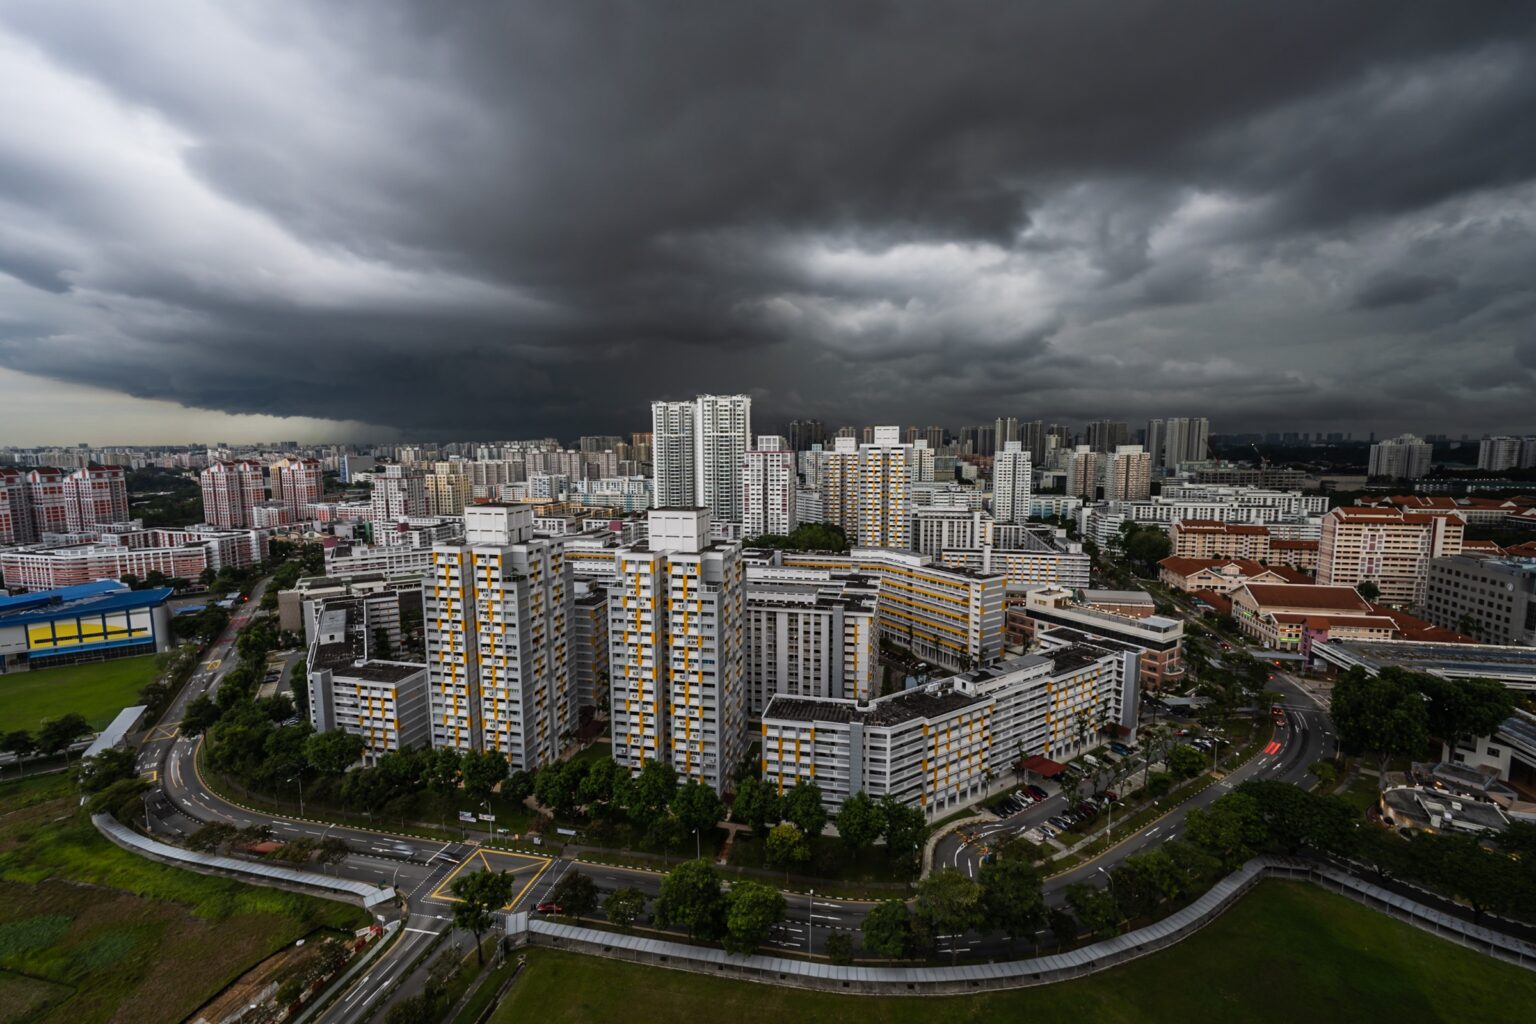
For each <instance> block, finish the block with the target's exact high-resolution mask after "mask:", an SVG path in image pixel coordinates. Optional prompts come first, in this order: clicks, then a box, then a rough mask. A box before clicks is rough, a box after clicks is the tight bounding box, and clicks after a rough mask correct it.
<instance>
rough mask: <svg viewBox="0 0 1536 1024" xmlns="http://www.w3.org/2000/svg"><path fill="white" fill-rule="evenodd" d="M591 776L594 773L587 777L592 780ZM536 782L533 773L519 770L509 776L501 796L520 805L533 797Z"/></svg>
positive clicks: (504, 783) (502, 788)
mask: <svg viewBox="0 0 1536 1024" xmlns="http://www.w3.org/2000/svg"><path fill="white" fill-rule="evenodd" d="M591 776H592V773H591V772H588V773H587V777H588V778H591ZM534 781H535V777H534V774H533V772H530V771H524V770H522V769H519V770H517V771H515V772H513V773H512V774H511V775H508V776H507V779H506V781H505V782H503V783H502V784H501V795H502V796H504V797H506V798H507V799H508V800H511V801H512V802H513V803H517V804H520V803H522V802H523V801H524V800H527V799H528V798H529V797H531V796H533V784H534ZM583 785H585V783H583Z"/></svg>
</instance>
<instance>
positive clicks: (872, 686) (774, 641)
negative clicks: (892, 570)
mask: <svg viewBox="0 0 1536 1024" xmlns="http://www.w3.org/2000/svg"><path fill="white" fill-rule="evenodd" d="M746 586H747V590H746V645H747V646H746V651H747V653H746V678H747V703H748V710H749V712H750V714H751V715H752V716H754V717H755V716H758V715H761V714H762V712H763V708H764V707H766V706H767V704H768V701H770V700H772V699H773V697H774V696H775V695H777V694H786V695H789V696H796V697H847V698H852V699H856V700H868V699H869V698H870V697H872V696H874V695H875V693H876V692H877V690H878V686H877V684H878V673H879V663H880V658H879V654H880V643H879V641H880V625H879V621H878V619H877V615H878V612H877V609H876V602H877V599H878V593H879V586H878V584H876V583H875V581H874V580H873V579H872V578H870V577H867V576H863V575H861V574H859V573H855V572H829V571H826V570H818V569H775V568H770V567H766V566H750V567H748V569H747V583H746Z"/></svg>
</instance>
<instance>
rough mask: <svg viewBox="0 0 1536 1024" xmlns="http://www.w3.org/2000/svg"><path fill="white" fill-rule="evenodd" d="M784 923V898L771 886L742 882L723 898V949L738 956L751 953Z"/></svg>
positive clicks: (732, 887) (747, 881)
mask: <svg viewBox="0 0 1536 1024" xmlns="http://www.w3.org/2000/svg"><path fill="white" fill-rule="evenodd" d="M782 920H784V897H783V896H782V895H781V894H780V893H779V891H778V890H777V889H775V888H774V887H773V886H771V885H764V884H763V883H762V882H753V881H750V880H746V879H743V880H742V881H739V882H737V883H735V884H734V885H732V886H731V892H730V895H729V896H728V897H727V898H726V909H725V938H724V945H725V948H726V949H728V950H729V951H731V952H732V953H739V954H741V955H742V956H745V955H747V954H748V953H751V952H752V951H753V950H755V949H757V947H758V946H761V945H762V944H763V942H764V941H765V940H766V939H767V938H768V933H769V932H771V931H772V930H773V928H774V926H775V925H777V924H778V923H779V922H780V921H782Z"/></svg>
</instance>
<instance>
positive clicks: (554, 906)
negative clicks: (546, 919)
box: [536, 900, 565, 914]
mask: <svg viewBox="0 0 1536 1024" xmlns="http://www.w3.org/2000/svg"><path fill="white" fill-rule="evenodd" d="M536 909H537V910H538V912H539V913H541V914H563V913H565V910H564V908H562V907H561V906H560V904H558V903H554V902H551V901H548V900H546V901H545V902H543V903H540V904H539V905H538V907H537V908H536Z"/></svg>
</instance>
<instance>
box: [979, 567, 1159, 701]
mask: <svg viewBox="0 0 1536 1024" xmlns="http://www.w3.org/2000/svg"><path fill="white" fill-rule="evenodd" d="M1079 593H1083V592H1077V591H1073V590H1070V589H1068V588H1066V587H1039V588H1035V589H1031V590H1027V591H1017V590H1010V591H1009V593H1008V638H1009V640H1010V641H1011V642H1013V643H1016V644H1018V645H1019V646H1021V647H1028V646H1029V645H1031V644H1032V643H1034V642H1036V641H1038V640H1039V638H1040V635H1041V632H1042V631H1043V630H1047V629H1051V628H1055V627H1064V628H1067V629H1073V630H1077V631H1078V632H1080V633H1081V634H1083V635H1085V636H1087V637H1089V638H1091V641H1090V642H1096V641H1097V640H1098V639H1099V638H1102V639H1105V640H1112V641H1115V642H1116V643H1120V644H1127V645H1130V646H1131V647H1134V648H1135V649H1136V650H1138V651H1140V652H1141V658H1140V660H1139V663H1138V671H1139V674H1140V680H1139V681H1140V685H1141V687H1142V689H1146V690H1158V689H1162V688H1163V687H1165V686H1169V685H1172V684H1174V683H1177V682H1179V681H1181V680H1182V679H1183V678H1184V622H1183V620H1181V619H1175V618H1168V617H1166V616H1162V615H1157V614H1155V612H1156V609H1155V608H1153V609H1152V610H1151V613H1148V612H1147V611H1146V610H1145V608H1144V606H1142V605H1141V604H1140V602H1135V607H1134V609H1133V608H1132V607H1131V600H1130V598H1128V597H1127V596H1125V595H1121V594H1118V592H1099V593H1101V594H1110V595H1111V596H1110V597H1108V598H1107V599H1106V601H1105V603H1102V604H1098V603H1094V602H1091V601H1087V600H1079V599H1078V595H1079ZM1087 593H1093V592H1091V591H1090V592H1087ZM1087 593H1084V594H1083V596H1084V597H1086V596H1087Z"/></svg>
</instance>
